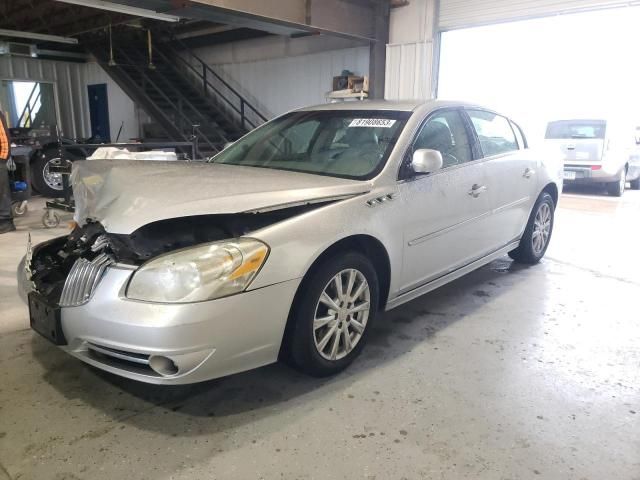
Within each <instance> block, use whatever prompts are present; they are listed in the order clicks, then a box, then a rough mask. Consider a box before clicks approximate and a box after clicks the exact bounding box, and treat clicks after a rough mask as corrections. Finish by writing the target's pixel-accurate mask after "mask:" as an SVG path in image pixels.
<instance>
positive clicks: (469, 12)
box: [438, 0, 640, 30]
mask: <svg viewBox="0 0 640 480" xmlns="http://www.w3.org/2000/svg"><path fill="white" fill-rule="evenodd" d="M633 4H639V5H640V1H638V0H633V1H620V0H516V1H514V0H473V1H469V0H440V11H439V15H438V26H439V29H440V30H451V29H455V28H465V27H473V26H478V25H488V24H491V23H499V22H508V21H513V20H523V19H527V18H535V17H543V16H548V15H557V14H564V13H574V12H580V11H586V10H594V9H599V8H612V7H621V6H628V5H633Z"/></svg>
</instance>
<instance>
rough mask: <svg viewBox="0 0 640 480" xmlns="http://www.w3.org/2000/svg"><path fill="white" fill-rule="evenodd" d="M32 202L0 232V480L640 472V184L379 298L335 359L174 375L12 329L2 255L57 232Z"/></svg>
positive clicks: (577, 199) (8, 260) (10, 261)
mask: <svg viewBox="0 0 640 480" xmlns="http://www.w3.org/2000/svg"><path fill="white" fill-rule="evenodd" d="M40 206H41V205H40ZM36 207H37V202H36V204H35V205H32V210H33V209H35V208H36ZM40 216H41V211H34V212H32V213H31V214H30V215H29V217H28V218H23V219H20V220H18V221H17V224H18V226H19V231H18V232H16V233H12V234H7V235H2V236H0V302H1V308H0V311H1V312H2V314H1V315H2V317H1V320H0V329H2V333H1V334H0V362H1V363H0V365H1V366H2V368H1V369H0V479H2V480H5V479H7V478H8V479H14V480H17V479H29V480H30V479H56V480H62V479H76V480H77V479H91V480H102V479H123V478H126V479H127V480H136V479H163V480H164V479H176V480H177V479H205V478H206V479H225V480H226V479H263V478H264V479H334V478H335V479H350V480H351V479H360V478H362V479H422V478H424V479H426V478H429V479H431V478H433V479H441V478H447V479H462V478H470V479H485V478H486V479H527V478H545V479H605V478H606V479H613V478H616V479H640V322H639V318H640V314H639V312H640V300H639V298H638V297H639V296H640V261H639V258H640V250H639V249H640V192H638V191H628V192H627V193H625V195H624V197H623V198H622V199H615V198H611V197H606V196H598V195H593V194H591V193H584V192H578V193H570V194H566V195H564V196H563V198H562V200H561V203H560V207H559V209H558V213H557V223H556V231H555V232H554V238H553V240H552V243H551V246H550V249H549V251H548V255H547V257H546V258H545V260H544V261H543V262H542V263H541V264H540V265H538V266H535V267H530V268H522V267H519V266H516V265H512V264H511V262H510V261H509V260H508V259H507V258H506V257H505V259H501V260H499V261H496V262H494V263H492V264H491V265H489V266H487V267H485V268H483V269H481V270H479V271H477V272H475V273H472V274H470V275H468V276H467V277H465V278H463V279H461V280H459V281H457V282H455V283H453V284H451V285H449V286H446V287H444V288H442V289H440V290H438V291H436V292H433V293H431V294H429V295H427V296H424V297H422V298H420V299H418V300H415V301H413V302H411V303H410V304H407V305H405V306H403V307H400V308H399V309H396V310H394V311H393V312H390V313H388V314H385V315H383V316H382V317H381V318H379V321H378V323H377V326H376V328H375V330H374V332H372V333H373V335H372V338H371V343H370V344H369V345H368V346H367V348H366V349H365V351H364V354H363V355H362V357H361V358H360V359H359V360H358V361H357V362H356V363H355V364H354V365H352V367H351V368H350V369H349V370H348V371H347V372H345V373H343V374H341V375H338V376H336V377H334V378H329V379H323V380H318V379H312V378H307V377H304V376H301V375H299V374H297V373H296V372H294V371H292V370H291V369H289V368H287V367H286V366H283V365H272V366H269V367H265V368H261V369H259V370H256V371H252V372H248V373H244V374H240V375H235V376H232V377H228V378H224V379H220V380H215V381H211V382H207V383H204V384H198V385H194V386H189V387H179V388H177V387H176V388H167V387H154V386H148V385H144V384H139V383H135V382H131V381H126V380H122V379H119V378H116V377H113V376H110V375H108V374H104V373H101V372H99V371H97V370H94V369H92V368H89V367H87V366H86V365H83V364H82V363H80V362H79V361H77V360H75V359H73V358H71V357H68V356H66V355H64V354H63V353H61V352H59V351H58V350H56V348H54V347H52V346H51V345H49V344H48V343H47V342H46V341H45V340H43V339H41V338H40V337H39V336H37V335H35V334H32V333H31V332H30V331H29V330H27V325H28V321H27V310H26V307H25V306H24V304H23V303H22V302H21V300H20V299H19V297H18V295H17V294H16V292H15V280H14V278H15V269H16V266H17V263H18V261H19V259H20V257H21V256H22V254H23V250H24V243H25V240H26V232H27V231H28V230H31V232H32V236H33V238H34V240H36V241H40V240H43V239H45V238H47V237H49V236H50V235H51V234H52V233H53V232H51V231H45V230H44V229H42V228H41V227H40V226H39V217H40ZM56 233H59V232H56Z"/></svg>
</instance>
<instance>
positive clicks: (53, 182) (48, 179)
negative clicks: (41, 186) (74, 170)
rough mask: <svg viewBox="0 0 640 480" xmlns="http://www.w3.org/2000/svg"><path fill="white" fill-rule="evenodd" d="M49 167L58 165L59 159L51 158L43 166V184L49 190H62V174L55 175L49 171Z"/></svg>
mask: <svg viewBox="0 0 640 480" xmlns="http://www.w3.org/2000/svg"><path fill="white" fill-rule="evenodd" d="M51 165H60V159H59V158H52V159H50V160H49V161H48V162H47V163H45V164H44V167H43V169H42V178H43V179H44V183H46V184H47V186H48V187H49V188H53V189H54V190H60V191H61V190H62V174H61V173H55V172H52V171H50V170H49V167H50V166H51Z"/></svg>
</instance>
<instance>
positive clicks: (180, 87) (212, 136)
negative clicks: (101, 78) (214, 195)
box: [89, 35, 267, 157]
mask: <svg viewBox="0 0 640 480" xmlns="http://www.w3.org/2000/svg"><path fill="white" fill-rule="evenodd" d="M175 45H176V44H175V43H174V44H172V43H170V42H165V43H161V44H158V43H154V44H152V47H153V50H152V56H151V62H150V57H149V50H148V43H147V42H146V38H143V37H142V35H136V36H133V35H132V36H127V38H126V39H119V41H116V42H114V43H113V57H112V58H109V55H108V53H107V52H108V49H107V48H105V45H104V43H100V44H92V45H90V46H89V49H90V50H91V53H93V55H94V56H95V57H96V58H97V59H98V61H99V62H100V64H101V65H102V67H103V68H104V69H105V70H106V71H107V73H108V74H109V75H110V76H111V78H113V80H114V81H115V82H116V83H117V84H118V85H119V86H120V87H121V88H122V89H123V90H124V92H125V93H126V94H127V95H128V96H129V97H130V98H131V99H132V100H133V101H134V102H136V103H137V104H139V105H140V106H141V107H142V108H143V110H144V111H145V112H146V113H147V114H148V115H149V116H150V117H151V118H152V119H153V120H154V121H155V122H156V123H157V124H158V125H159V126H161V127H162V129H164V131H165V132H166V135H167V137H168V139H170V140H173V141H192V140H193V139H194V136H195V137H197V144H198V150H199V154H200V156H203V157H206V156H210V155H213V154H215V153H217V152H219V151H220V150H221V149H222V148H224V146H225V144H226V143H228V142H233V141H234V140H236V139H238V138H239V137H241V136H242V135H244V134H245V133H246V132H247V131H249V130H251V129H253V128H255V127H257V126H258V125H260V124H262V123H263V122H265V121H266V120H267V119H266V117H265V116H264V115H262V114H261V113H260V112H259V111H258V110H257V109H256V108H255V107H254V106H253V105H252V104H251V103H250V102H249V101H247V100H246V98H245V97H244V96H243V95H241V94H240V93H239V92H238V91H237V90H236V89H235V88H233V87H232V86H231V85H229V83H228V82H227V81H225V80H224V79H223V78H222V77H221V76H220V75H219V74H218V73H217V72H216V71H215V70H214V69H213V68H211V67H210V66H209V65H207V64H206V63H205V62H204V61H203V60H201V59H200V58H199V57H197V56H196V55H195V54H194V53H193V52H191V51H190V50H189V49H187V48H185V47H183V46H182V45H180V44H177V46H178V48H176V46H175Z"/></svg>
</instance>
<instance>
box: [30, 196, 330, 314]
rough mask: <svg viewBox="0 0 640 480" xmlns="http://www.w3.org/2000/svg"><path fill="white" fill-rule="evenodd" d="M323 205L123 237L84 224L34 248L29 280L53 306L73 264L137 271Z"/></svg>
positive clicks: (200, 220) (193, 220)
mask: <svg viewBox="0 0 640 480" xmlns="http://www.w3.org/2000/svg"><path fill="white" fill-rule="evenodd" d="M323 204H326V202H325V203H316V204H312V205H302V206H296V207H290V208H284V209H281V210H275V211H271V212H264V213H239V214H224V215H197V216H189V217H180V218H172V219H167V220H160V221H157V222H153V223H150V224H148V225H145V226H143V227H140V228H139V229H138V230H136V231H134V232H132V233H131V234H128V235H123V234H113V233H108V232H106V231H105V229H104V227H103V226H102V225H101V224H100V223H99V222H96V221H91V220H89V221H87V222H86V223H85V224H84V226H82V227H76V228H75V229H74V230H73V231H72V232H71V233H70V234H69V235H68V236H65V237H58V238H55V239H53V240H50V241H48V242H44V243H42V244H39V245H38V246H37V247H35V249H34V250H33V254H32V258H31V264H30V274H31V281H32V282H33V286H34V288H35V290H36V291H38V292H39V293H40V294H42V295H44V296H45V297H46V298H47V299H48V300H49V301H50V302H53V303H58V302H59V300H60V297H61V295H62V292H63V288H64V284H65V281H66V279H67V276H69V273H70V272H71V270H72V268H73V267H74V264H75V263H76V261H77V260H78V259H80V258H81V259H84V260H88V261H93V260H94V259H96V258H98V257H99V256H102V257H104V256H105V255H106V256H108V257H109V263H110V264H112V263H123V264H128V265H135V266H138V265H142V264H143V263H144V262H146V261H147V260H150V259H152V258H154V257H156V256H158V255H161V254H163V253H167V252H170V251H173V250H178V249H181V248H186V247H191V246H194V245H198V244H202V243H208V242H215V241H218V240H225V239H229V238H237V237H241V236H243V235H247V234H249V233H250V232H252V231H255V230H258V229H260V228H263V227H266V226H268V225H271V224H274V223H277V222H280V221H283V220H286V219H287V218H291V217H294V216H296V215H299V214H302V213H304V212H306V211H309V210H311V209H315V208H318V207H320V206H322V205H323Z"/></svg>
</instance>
